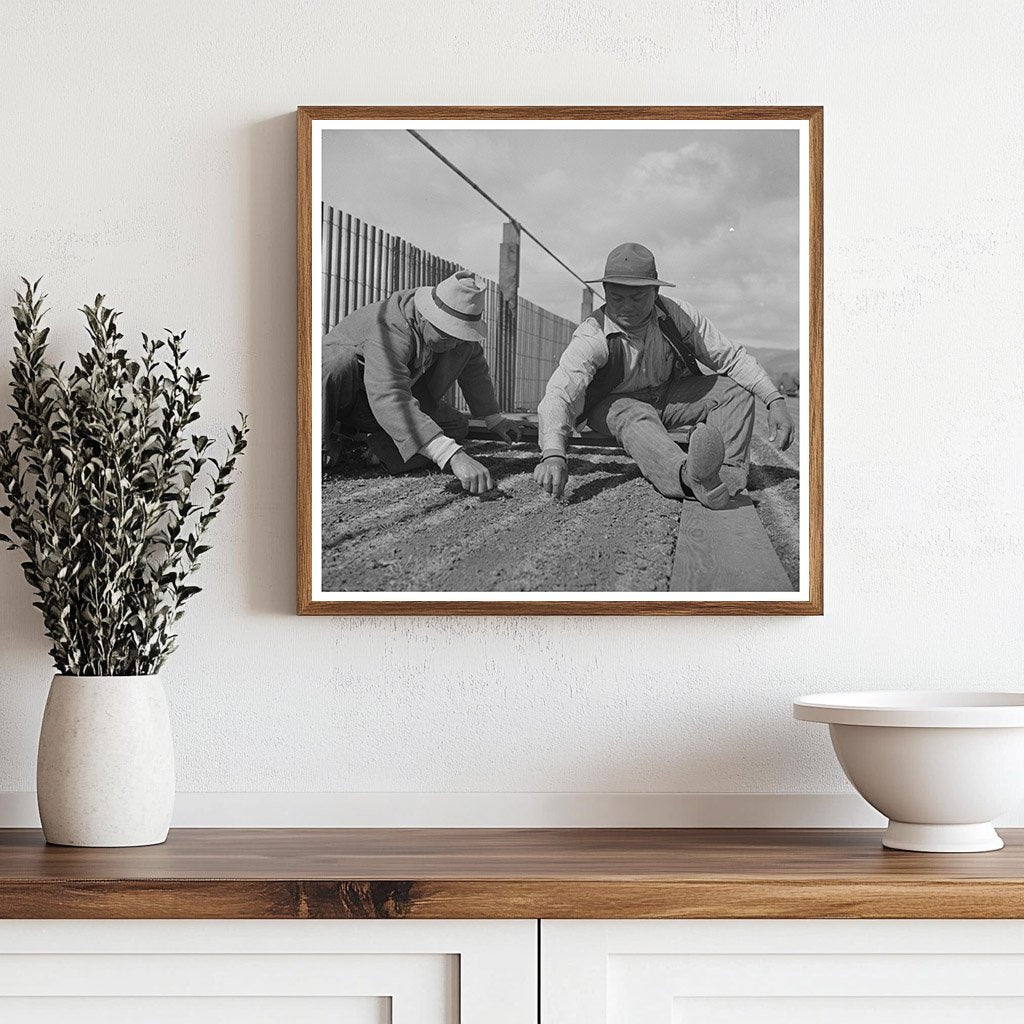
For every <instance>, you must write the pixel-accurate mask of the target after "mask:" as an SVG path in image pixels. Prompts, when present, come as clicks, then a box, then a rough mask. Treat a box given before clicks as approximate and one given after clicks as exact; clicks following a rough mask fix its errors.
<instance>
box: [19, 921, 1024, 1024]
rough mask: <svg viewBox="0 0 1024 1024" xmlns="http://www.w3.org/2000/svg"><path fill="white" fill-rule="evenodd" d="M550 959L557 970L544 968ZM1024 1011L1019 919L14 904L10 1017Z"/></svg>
mask: <svg viewBox="0 0 1024 1024" xmlns="http://www.w3.org/2000/svg"><path fill="white" fill-rule="evenodd" d="M538 956H539V971H538ZM538 994H539V1005H540V1024H749V1022H756V1024H822V1022H827V1024H854V1022H856V1024H864V1022H865V1021H870V1022H871V1024H974V1022H976V1021H979V1020H984V1021H985V1022H986V1024H1004V1022H1005V1024H1009V1022H1013V1024H1019V1022H1020V1021H1024V922H1019V921H962V920H961V921H711V920H707V921H542V922H540V924H539V947H538V922H537V921H534V920H528V921H404V920H382V921H320V920H301V921H203V922H197V921H52V922H44V921H0V1022H2V1024H57V1022H60V1024H67V1022H68V1021H74V1022H75V1024H129V1022H130V1024H213V1022H216V1024H271V1022H273V1024H281V1022H283V1024H537V1021H538Z"/></svg>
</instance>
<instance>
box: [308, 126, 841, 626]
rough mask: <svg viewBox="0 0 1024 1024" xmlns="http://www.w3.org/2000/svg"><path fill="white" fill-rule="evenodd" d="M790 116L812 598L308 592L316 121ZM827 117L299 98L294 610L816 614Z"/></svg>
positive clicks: (820, 608) (819, 609)
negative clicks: (802, 302)
mask: <svg viewBox="0 0 1024 1024" xmlns="http://www.w3.org/2000/svg"><path fill="white" fill-rule="evenodd" d="M407 118H408V119H443V120H494V119H507V120H513V119H538V120H616V119H621V120H628V121H636V120H720V121H735V120H788V121H805V122H806V123H807V126H808V147H809V152H808V156H809V161H808V163H809V166H808V176H809V180H808V207H809V208H808V222H807V224H808V231H809V267H808V281H807V284H808V291H809V326H808V333H809V380H808V382H807V384H806V386H807V388H808V391H809V409H810V416H809V420H808V424H807V427H806V430H805V439H806V443H807V445H808V448H809V451H808V461H809V479H807V480H803V481H801V486H802V487H806V488H807V490H808V495H809V506H810V509H809V524H808V525H809V548H808V550H807V551H806V552H803V553H802V557H804V558H806V559H807V565H808V568H809V577H808V578H809V587H808V599H807V600H806V601H794V600H788V601H783V600H763V601H742V600H737V601H687V600H685V599H678V598H676V599H671V600H669V599H664V600H650V601H590V600H579V599H576V600H573V599H567V600H544V601H491V600H473V601H467V600H462V601H459V600H445V599H440V600H436V601H435V600H431V601H411V600H403V599H401V598H396V599H391V598H381V599H377V600H363V599H353V600H348V599H345V600H331V601H328V600H321V599H317V600H314V598H313V557H314V554H315V552H314V551H313V545H312V486H313V479H314V472H316V473H317V474H318V473H319V463H318V460H319V454H318V453H316V457H317V464H316V466H314V452H313V451H312V388H313V387H314V385H315V383H316V380H317V379H318V378H315V377H314V376H313V355H312V353H313V335H312V328H313V324H312V319H311V315H310V310H311V303H312V287H313V268H312V248H311V246H312V230H313V228H312V223H313V217H312V216H311V211H312V210H313V208H314V202H316V203H317V204H319V197H315V199H314V196H313V187H312V166H313V164H312V138H313V136H312V132H313V128H314V125H315V123H316V122H317V121H325V120H327V121H331V120H365V119H374V120H397V119H407ZM823 125H824V111H823V108H822V107H816V106H806V107H805V106H753V107H619V106H614V107H611V106H609V107H576V106H544V107H522V106H520V107H435V106H419V107H365V106H360V107H352V106H304V107H299V108H298V110H297V112H296V129H297V176H298V188H297V218H298V230H297V234H296V250H297V253H296V255H297V277H296V285H297V287H296V308H297V334H298V359H297V364H296V365H297V370H296V391H297V395H296V398H297V404H298V411H297V433H298V436H297V470H296V477H297V481H296V491H297V502H296V560H297V564H296V606H297V611H298V613H299V614H300V615H822V614H823V613H824V598H823V579H824V574H823V565H822V560H823V548H824V541H823V537H824V532H823V525H822V524H823V496H824V488H823V481H822V470H823V464H824V460H823V449H822V437H823V427H822V409H823V395H824V390H823V380H824V370H823V362H822V360H823V344H824V343H823V330H824V317H823V308H824V305H823V294H824V293H823V273H824V272H823V263H824V234H823V233H824V226H823V225H824V221H823V206H822V202H823V199H822V196H823V154H824V145H823Z"/></svg>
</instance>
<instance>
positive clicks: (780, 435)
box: [768, 398, 796, 451]
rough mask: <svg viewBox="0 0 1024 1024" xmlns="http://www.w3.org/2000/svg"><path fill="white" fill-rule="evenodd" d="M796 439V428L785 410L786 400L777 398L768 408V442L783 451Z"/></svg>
mask: <svg viewBox="0 0 1024 1024" xmlns="http://www.w3.org/2000/svg"><path fill="white" fill-rule="evenodd" d="M795 437H796V427H795V426H794V425H793V420H792V419H791V418H790V415H789V410H788V409H787V408H786V400H785V399H784V398H777V399H775V401H774V402H772V404H771V405H769V406H768V440H769V441H774V442H775V444H777V445H778V446H779V448H780V449H781V450H782V451H785V450H786V449H787V448H788V447H789V446H790V445H791V444H792V443H793V439H794V438H795Z"/></svg>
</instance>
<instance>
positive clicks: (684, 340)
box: [654, 295, 704, 377]
mask: <svg viewBox="0 0 1024 1024" xmlns="http://www.w3.org/2000/svg"><path fill="white" fill-rule="evenodd" d="M654 304H655V305H656V306H657V307H658V309H660V310H661V312H662V313H664V314H665V316H664V317H663V318H661V319H660V320H659V321H658V325H659V326H660V327H661V333H662V334H664V335H665V338H666V340H667V341H668V343H669V345H671V346H672V351H673V352H675V354H676V355H677V356H678V357H679V359H680V360H681V361H682V364H683V365H684V366H685V367H686V368H687V370H689V371H690V373H692V374H693V375H694V377H703V376H704V371H703V370H702V369H701V368H700V366H699V365H698V364H697V354H696V350H695V349H694V347H693V332H694V326H693V321H692V320H691V319H690V318H689V317H688V316H687V315H686V314H685V313H683V325H684V327H685V328H686V332H685V334H684V333H683V332H682V331H680V330H679V325H678V324H677V323H676V322H675V320H673V319H672V314H671V313H670V312H669V310H668V306H666V305H665V301H664V299H662V297H661V296H660V295H659V296H658V297H657V298H656V299H655V300H654Z"/></svg>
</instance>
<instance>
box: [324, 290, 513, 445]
mask: <svg viewBox="0 0 1024 1024" xmlns="http://www.w3.org/2000/svg"><path fill="white" fill-rule="evenodd" d="M415 291H416V290H415V289H414V288H408V289H403V290H402V291H397V292H395V293H394V294H393V295H391V297H390V298H388V299H385V300H384V301H383V302H375V303H372V304H371V305H369V306H363V307H362V308H361V309H357V310H354V311H353V312H352V313H349V315H348V316H346V317H345V318H344V319H342V320H340V321H339V322H338V324H337V325H336V326H335V327H333V328H332V329H331V330H330V331H328V332H327V334H325V335H324V340H323V351H322V356H321V361H322V364H323V365H322V373H323V379H324V380H327V379H328V377H329V375H330V371H331V368H332V365H333V363H334V361H335V360H339V359H347V358H351V355H350V353H351V352H352V351H355V353H356V354H357V356H358V357H359V359H360V362H361V363H362V365H363V387H364V388H365V389H366V397H367V399H368V401H369V403H370V409H371V410H372V411H373V415H374V418H375V419H376V420H377V422H378V423H379V424H380V425H381V427H382V428H383V429H384V430H386V431H387V433H388V434H389V435H390V436H391V438H392V440H393V441H394V442H395V445H396V447H397V448H398V451H399V452H400V453H401V455H402V458H403V459H411V458H412V457H413V455H415V454H416V453H417V452H418V451H420V449H422V448H423V447H424V446H425V445H427V444H428V443H429V442H430V441H432V440H433V439H434V438H435V437H439V436H440V434H441V430H440V428H439V427H438V425H437V424H436V423H435V422H434V421H433V420H432V419H431V418H430V417H429V416H428V415H427V414H426V413H425V412H424V411H423V409H422V408H421V407H420V403H419V402H418V401H417V399H416V397H415V396H414V395H413V393H412V388H413V384H414V383H416V381H417V380H418V379H419V378H420V377H421V376H424V375H434V374H439V375H440V376H441V379H445V377H446V376H447V377H448V378H449V379H451V380H455V379H456V378H455V374H454V373H450V372H449V371H448V370H447V367H448V365H449V364H450V363H454V362H456V361H459V362H461V361H462V358H463V352H464V349H463V346H464V345H469V346H472V352H471V355H470V358H469V360H468V362H467V363H466V365H465V367H464V368H463V369H462V370H461V371H460V372H459V373H458V382H459V388H460V389H461V391H462V393H463V394H464V395H465V396H466V403H467V404H468V405H469V408H470V412H472V414H473V415H474V416H478V417H480V418H482V419H486V418H487V417H488V416H493V414H495V413H497V412H498V400H497V398H496V397H495V394H494V385H493V383H492V381H491V372H490V369H489V368H488V366H487V360H486V359H485V358H484V350H483V346H482V345H481V344H480V343H479V342H477V341H464V342H461V343H460V344H459V345H458V346H457V347H456V348H453V349H449V350H448V351H446V352H437V353H435V352H432V351H431V350H430V348H429V347H428V346H427V344H426V342H424V340H423V335H422V334H421V333H420V328H419V326H418V321H417V315H416V309H415V304H414V301H413V297H414V295H415ZM456 353H458V354H457V355H456Z"/></svg>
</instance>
